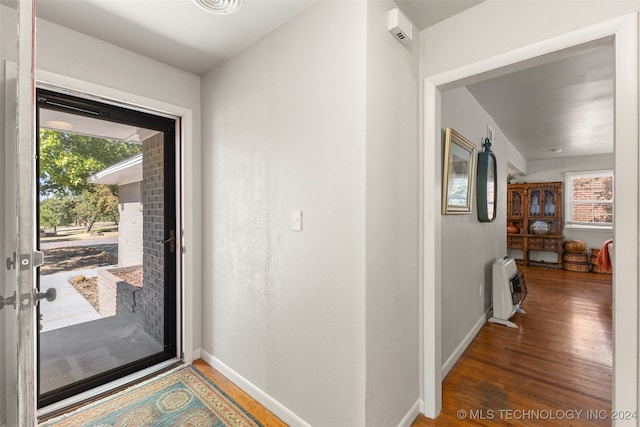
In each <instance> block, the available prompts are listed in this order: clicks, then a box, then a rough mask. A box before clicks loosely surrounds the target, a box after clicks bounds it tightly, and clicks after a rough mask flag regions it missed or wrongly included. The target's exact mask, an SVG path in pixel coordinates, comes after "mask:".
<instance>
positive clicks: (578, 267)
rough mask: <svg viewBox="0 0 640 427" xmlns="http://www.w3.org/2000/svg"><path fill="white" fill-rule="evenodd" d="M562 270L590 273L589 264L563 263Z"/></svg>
mask: <svg viewBox="0 0 640 427" xmlns="http://www.w3.org/2000/svg"><path fill="white" fill-rule="evenodd" d="M562 268H563V269H565V270H568V271H580V272H584V273H588V272H589V271H591V264H588V263H582V262H563V263H562Z"/></svg>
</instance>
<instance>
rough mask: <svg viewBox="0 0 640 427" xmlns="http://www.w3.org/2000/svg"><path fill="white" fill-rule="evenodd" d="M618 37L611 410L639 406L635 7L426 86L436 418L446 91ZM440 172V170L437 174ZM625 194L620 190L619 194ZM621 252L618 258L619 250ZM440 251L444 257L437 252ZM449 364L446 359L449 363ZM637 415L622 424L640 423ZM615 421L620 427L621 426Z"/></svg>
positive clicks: (427, 270)
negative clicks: (443, 92)
mask: <svg viewBox="0 0 640 427" xmlns="http://www.w3.org/2000/svg"><path fill="white" fill-rule="evenodd" d="M612 36H613V43H614V44H615V52H616V57H615V73H616V74H615V82H616V83H615V107H614V108H615V131H614V133H615V164H614V173H615V177H616V180H617V182H624V183H625V185H624V197H623V196H622V193H621V191H622V190H623V189H622V188H620V186H617V187H616V188H615V193H616V194H615V196H614V204H615V212H616V221H615V224H614V240H616V245H617V246H618V247H623V248H625V250H624V251H619V252H617V253H616V257H615V260H614V274H613V304H614V307H613V316H614V318H613V334H614V349H613V355H614V359H613V405H612V406H613V410H614V411H631V412H632V413H634V412H635V413H637V411H638V408H639V407H640V400H639V398H640V393H639V390H638V383H639V375H638V374H639V361H640V358H639V357H638V351H639V350H638V343H639V334H638V332H639V325H638V306H639V304H638V289H637V286H638V265H639V264H640V258H639V250H638V249H639V248H638V243H639V242H638V231H639V219H640V216H639V209H638V206H639V200H640V197H639V189H640V176H639V174H638V166H639V165H640V158H639V152H638V145H639V144H638V140H639V136H638V122H639V118H638V105H639V93H638V89H639V82H638V79H639V75H640V73H639V65H638V45H639V40H638V13H637V12H634V13H630V14H627V15H624V16H621V17H618V18H615V19H611V20H608V21H604V22H601V23H598V24H595V25H591V26H588V27H584V28H580V29H577V30H574V31H570V32H566V33H564V34H561V35H559V36H557V37H554V38H551V39H548V40H544V41H542V42H538V43H534V44H531V45H529V46H525V47H522V48H519V49H515V50H513V51H510V52H507V53H504V54H500V55H497V56H494V57H491V58H486V59H482V60H480V61H478V62H475V63H471V64H467V65H464V66H462V67H459V68H456V69H452V70H449V71H446V72H443V73H439V74H437V75H432V76H427V77H425V79H424V87H423V96H424V99H423V108H424V111H423V114H424V115H423V120H424V123H423V126H424V134H423V141H422V147H423V153H422V163H421V169H422V170H421V176H423V189H424V193H423V195H424V207H423V209H424V216H423V224H424V228H423V230H422V233H423V235H422V242H423V250H422V258H421V264H422V265H421V271H423V272H424V277H423V280H422V291H423V292H422V301H421V303H422V314H423V325H422V326H423V329H422V333H423V336H422V338H423V340H422V346H423V347H422V354H423V361H422V365H423V366H422V368H423V369H422V373H423V379H422V380H423V382H422V384H423V390H422V395H421V398H422V400H423V401H424V413H425V415H426V416H428V417H430V418H435V417H437V416H438V414H439V413H440V410H441V409H442V372H443V371H442V370H441V366H440V364H439V363H438V362H439V357H440V352H441V345H440V344H441V333H442V331H441V318H440V317H441V316H440V309H441V308H440V304H441V301H440V295H441V290H442V283H441V280H440V279H441V271H442V265H441V259H440V257H439V249H440V245H441V239H440V231H439V225H440V219H439V210H438V207H439V203H440V199H439V189H438V188H439V184H440V177H439V176H438V175H439V174H438V172H439V171H440V167H441V166H440V159H441V156H440V155H439V154H440V153H439V150H440V148H439V147H440V143H441V141H440V138H441V136H440V91H441V90H445V89H451V88H455V87H459V86H463V85H466V84H469V83H471V82H473V81H478V80H479V79H484V78H486V77H487V76H497V75H502V74H506V73H508V72H510V70H512V69H517V68H518V67H521V66H522V63H523V61H531V62H530V63H535V62H536V61H538V60H540V57H541V56H543V55H547V54H552V53H554V52H558V51H560V50H562V49H566V48H571V47H573V46H577V45H580V44H583V43H589V42H593V41H596V40H599V39H604V38H608V37H612ZM434 171H435V172H434ZM618 193H620V194H618ZM618 254H619V255H620V256H619V255H618ZM436 255H438V256H436ZM448 364H449V363H447V365H448ZM636 423H637V421H636V420H633V422H631V423H629V424H624V425H636ZM622 424H623V423H621V422H617V423H616V424H615V425H616V426H617V425H622Z"/></svg>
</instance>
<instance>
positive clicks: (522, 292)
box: [489, 257, 527, 328]
mask: <svg viewBox="0 0 640 427" xmlns="http://www.w3.org/2000/svg"><path fill="white" fill-rule="evenodd" d="M526 297H527V285H526V283H525V281H524V275H523V274H522V273H519V272H518V268H517V267H516V262H515V260H514V259H513V258H509V257H504V258H502V259H499V260H497V261H496V262H494V263H493V316H492V317H491V318H489V322H492V323H499V324H501V325H505V326H508V327H510V328H517V327H518V325H516V324H515V323H513V322H512V321H510V320H509V319H511V316H513V315H514V314H515V313H516V312H517V313H524V310H522V309H521V308H520V304H522V302H523V301H524V299H525V298H526Z"/></svg>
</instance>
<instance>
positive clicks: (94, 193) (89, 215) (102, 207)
mask: <svg viewBox="0 0 640 427" xmlns="http://www.w3.org/2000/svg"><path fill="white" fill-rule="evenodd" d="M116 190H117V188H116V187H115V186H110V185H94V186H93V188H91V189H86V190H84V191H83V192H82V194H80V196H79V197H78V198H77V199H76V205H75V213H76V215H77V218H78V220H80V221H82V222H84V223H86V229H85V231H86V232H87V233H88V232H89V231H91V227H93V224H94V223H95V222H96V221H114V222H115V221H117V220H118V196H117V194H114V193H115V192H116Z"/></svg>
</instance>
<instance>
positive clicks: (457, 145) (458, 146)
mask: <svg viewBox="0 0 640 427" xmlns="http://www.w3.org/2000/svg"><path fill="white" fill-rule="evenodd" d="M475 158H476V146H475V144H473V143H471V142H470V141H469V140H468V139H466V138H465V137H464V136H462V135H460V134H459V133H458V132H456V131H455V130H453V129H451V128H447V131H446V136H445V145H444V168H443V169H444V171H443V178H442V214H443V215H446V214H467V213H471V203H472V201H471V197H472V196H471V195H472V194H473V180H474V178H475Z"/></svg>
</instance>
